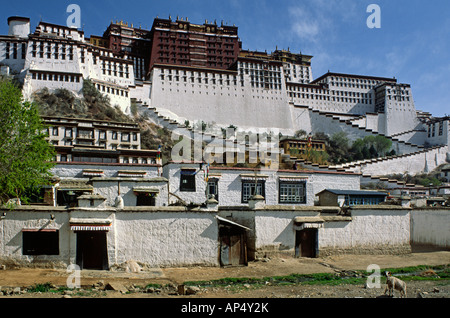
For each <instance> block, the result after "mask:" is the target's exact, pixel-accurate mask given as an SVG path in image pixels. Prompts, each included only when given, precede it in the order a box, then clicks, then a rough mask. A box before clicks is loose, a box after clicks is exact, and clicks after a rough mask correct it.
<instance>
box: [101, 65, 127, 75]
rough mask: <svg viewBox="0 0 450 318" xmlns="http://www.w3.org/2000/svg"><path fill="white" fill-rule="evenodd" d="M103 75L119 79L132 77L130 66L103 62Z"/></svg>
mask: <svg viewBox="0 0 450 318" xmlns="http://www.w3.org/2000/svg"><path fill="white" fill-rule="evenodd" d="M102 73H103V75H109V76H116V77H117V76H118V77H125V78H129V77H130V69H129V66H128V64H127V65H124V64H123V63H116V62H110V61H108V62H106V61H102Z"/></svg>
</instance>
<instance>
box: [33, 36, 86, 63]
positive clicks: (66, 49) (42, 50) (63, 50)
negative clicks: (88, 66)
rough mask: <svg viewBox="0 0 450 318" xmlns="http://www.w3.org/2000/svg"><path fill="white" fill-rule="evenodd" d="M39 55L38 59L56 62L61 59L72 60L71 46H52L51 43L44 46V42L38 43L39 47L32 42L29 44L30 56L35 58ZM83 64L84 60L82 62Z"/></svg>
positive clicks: (56, 44)
mask: <svg viewBox="0 0 450 318" xmlns="http://www.w3.org/2000/svg"><path fill="white" fill-rule="evenodd" d="M37 55H39V58H44V57H46V58H48V59H50V58H52V55H53V58H54V59H55V60H58V59H59V58H61V60H65V59H66V57H67V58H68V59H69V60H71V61H72V60H73V56H74V53H73V46H72V45H66V44H58V43H55V44H54V45H53V46H52V44H51V43H46V44H45V46H44V42H39V45H38V43H37V42H34V41H33V42H32V44H31V56H32V57H36V56H37ZM82 62H83V63H84V59H83V61H82Z"/></svg>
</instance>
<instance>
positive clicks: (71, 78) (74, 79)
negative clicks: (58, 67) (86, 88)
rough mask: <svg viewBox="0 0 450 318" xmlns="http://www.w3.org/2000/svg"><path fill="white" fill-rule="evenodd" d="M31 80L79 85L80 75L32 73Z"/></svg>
mask: <svg viewBox="0 0 450 318" xmlns="http://www.w3.org/2000/svg"><path fill="white" fill-rule="evenodd" d="M31 78H32V79H34V80H38V81H41V80H42V81H54V82H71V83H80V81H81V75H78V74H75V75H74V74H61V73H47V72H36V71H32V73H31Z"/></svg>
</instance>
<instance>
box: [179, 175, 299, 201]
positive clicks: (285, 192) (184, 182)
mask: <svg viewBox="0 0 450 318" xmlns="http://www.w3.org/2000/svg"><path fill="white" fill-rule="evenodd" d="M265 185H266V184H265V182H264V181H258V182H257V183H255V182H254V181H245V180H244V181H242V191H241V202H242V203H248V201H249V200H250V198H251V197H252V196H253V195H255V194H258V195H261V196H263V197H266V186H265ZM255 189H256V193H255ZM207 190H208V195H210V196H212V195H214V197H215V199H216V200H218V201H219V199H220V193H219V180H218V179H211V180H209V181H208V185H207ZM180 191H181V192H196V184H195V173H194V172H192V173H191V172H186V171H183V172H182V173H181V178H180ZM278 200H279V203H290V204H306V182H287V181H280V183H279V196H278Z"/></svg>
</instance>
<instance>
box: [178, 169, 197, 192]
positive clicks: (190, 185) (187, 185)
mask: <svg viewBox="0 0 450 318" xmlns="http://www.w3.org/2000/svg"><path fill="white" fill-rule="evenodd" d="M195 176H196V173H195V171H187V170H186V171H181V175H180V191H181V192H196V189H197V187H196V182H195ZM183 181H186V182H183Z"/></svg>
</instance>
